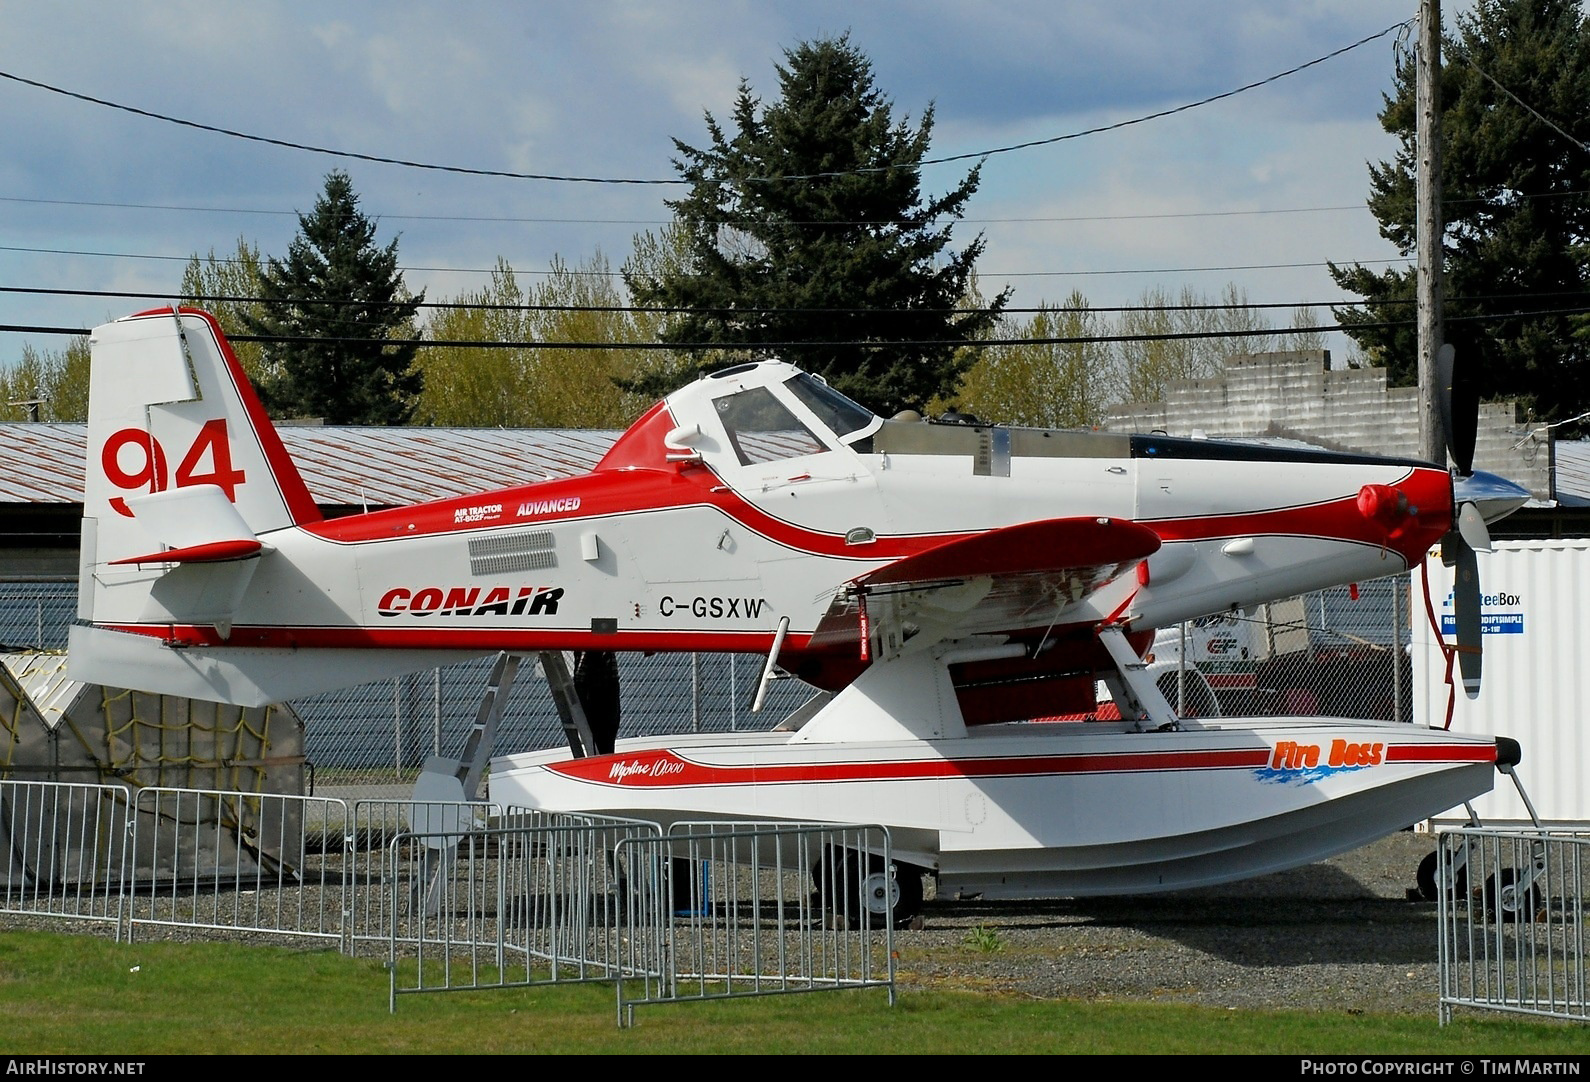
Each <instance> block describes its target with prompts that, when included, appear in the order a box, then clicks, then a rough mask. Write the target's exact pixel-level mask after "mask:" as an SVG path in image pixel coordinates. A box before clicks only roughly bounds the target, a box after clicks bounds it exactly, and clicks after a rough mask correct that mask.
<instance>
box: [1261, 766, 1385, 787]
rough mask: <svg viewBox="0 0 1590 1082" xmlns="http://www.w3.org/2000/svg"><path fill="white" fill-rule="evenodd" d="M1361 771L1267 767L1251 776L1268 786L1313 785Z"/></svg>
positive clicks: (1357, 767)
mask: <svg viewBox="0 0 1590 1082" xmlns="http://www.w3.org/2000/svg"><path fill="white" fill-rule="evenodd" d="M1363 769H1364V767H1362V766H1310V767H1302V768H1293V769H1290V770H1288V769H1282V768H1277V767H1269V766H1267V767H1265V768H1264V769H1263V770H1255V771H1254V772H1253V776H1254V778H1255V779H1257V780H1258V781H1262V782H1265V783H1266V784H1269V785H1313V784H1314V783H1315V782H1317V781H1321V780H1323V779H1325V778H1328V777H1330V776H1331V775H1332V774H1349V773H1351V772H1353V771H1355V770H1363Z"/></svg>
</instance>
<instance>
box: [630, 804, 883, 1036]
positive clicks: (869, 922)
mask: <svg viewBox="0 0 1590 1082" xmlns="http://www.w3.org/2000/svg"><path fill="white" fill-rule="evenodd" d="M619 860H620V862H621V863H626V864H628V865H629V866H630V867H636V866H644V867H648V868H655V869H658V870H660V871H662V872H663V873H665V882H666V891H667V906H668V909H669V911H670V912H671V916H672V919H671V920H668V921H666V922H664V923H663V924H662V925H660V926H659V927H660V929H661V930H662V931H663V932H664V933H665V936H666V938H665V942H662V943H659V944H658V946H657V948H656V949H655V950H654V951H652V952H651V953H653V954H655V955H656V956H658V957H659V958H662V959H665V960H666V962H667V965H666V966H665V967H663V968H661V969H660V970H659V971H658V972H656V973H655V974H652V973H636V974H633V975H632V977H633V978H634V979H632V980H630V981H627V982H623V983H620V985H619V987H618V994H619V1004H618V1005H619V1024H620V1025H629V1024H632V1023H633V1021H634V1009H635V1007H636V1006H639V1005H642V1004H647V1003H665V1002H679V1001H685V1000H701V999H719V998H729V997H739V996H760V995H775V994H780V993H791V992H810V991H817V990H821V989H840V988H866V987H886V988H887V989H888V990H889V1002H890V1003H891V1004H892V1003H893V1002H894V996H895V984H894V940H893V936H894V924H893V919H892V918H893V904H892V903H893V900H894V898H895V897H896V896H897V890H898V888H897V886H896V881H895V878H894V867H893V861H892V854H891V852H890V847H889V832H888V830H887V829H886V828H885V827H883V826H877V825H872V826H866V825H834V824H774V823H754V822H727V823H726V822H710V823H709V822H696V823H689V822H687V823H676V824H674V826H673V827H672V828H671V829H670V830H669V833H668V836H667V837H666V838H661V839H656V838H635V839H632V840H630V841H628V842H626V843H625V844H624V847H623V849H622V850H621V852H620V854H619ZM648 927H650V926H649V925H648Z"/></svg>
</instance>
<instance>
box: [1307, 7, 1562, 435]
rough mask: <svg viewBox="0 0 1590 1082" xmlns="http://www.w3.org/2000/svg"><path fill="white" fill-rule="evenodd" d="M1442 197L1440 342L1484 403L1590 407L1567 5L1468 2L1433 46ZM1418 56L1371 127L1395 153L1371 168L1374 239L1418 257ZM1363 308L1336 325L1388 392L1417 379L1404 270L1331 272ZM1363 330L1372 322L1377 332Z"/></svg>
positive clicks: (1409, 283) (1409, 278) (1408, 279)
mask: <svg viewBox="0 0 1590 1082" xmlns="http://www.w3.org/2000/svg"><path fill="white" fill-rule="evenodd" d="M1441 67H1442V74H1441V106H1442V111H1441V187H1442V208H1441V216H1442V218H1443V220H1444V224H1445V228H1444V231H1443V252H1444V254H1443V261H1444V263H1445V272H1446V274H1445V280H1444V290H1443V294H1444V305H1443V314H1444V323H1445V338H1446V340H1447V341H1449V342H1451V343H1453V345H1454V346H1455V347H1456V348H1457V349H1458V350H1460V351H1463V352H1467V353H1470V354H1473V355H1474V356H1473V357H1472V361H1473V363H1472V364H1471V366H1470V370H1471V372H1472V374H1473V377H1474V380H1475V384H1476V388H1477V389H1478V391H1479V392H1480V394H1481V395H1482V396H1483V397H1486V398H1496V397H1517V398H1519V399H1521V400H1522V401H1524V402H1525V403H1527V404H1529V405H1531V406H1532V407H1533V408H1534V410H1535V412H1536V414H1537V415H1538V416H1539V417H1540V418H1542V419H1548V420H1549V419H1554V418H1566V417H1571V416H1574V415H1576V414H1579V413H1582V412H1584V411H1585V410H1586V409H1590V366H1587V365H1586V360H1587V359H1590V341H1586V340H1583V339H1580V338H1576V337H1575V329H1576V327H1579V326H1582V324H1583V322H1584V317H1582V316H1581V317H1575V316H1574V315H1572V314H1571V310H1572V309H1574V308H1576V307H1582V304H1581V302H1580V301H1578V300H1577V299H1576V298H1579V297H1581V296H1582V295H1583V293H1584V290H1585V288H1586V285H1587V278H1590V260H1587V252H1586V248H1585V239H1586V237H1587V236H1590V153H1587V152H1586V150H1585V143H1586V140H1587V139H1590V30H1587V23H1586V21H1585V19H1584V17H1583V15H1582V13H1581V11H1580V5H1579V4H1578V3H1577V2H1576V0H1480V3H1479V4H1478V5H1477V6H1476V7H1475V9H1474V11H1473V13H1472V14H1470V15H1466V16H1465V15H1460V16H1458V18H1457V33H1456V34H1454V35H1449V36H1447V37H1445V38H1444V40H1443V45H1442V64H1441ZM1416 91H1417V65H1416V63H1415V58H1414V57H1412V56H1404V57H1402V58H1401V60H1400V61H1399V63H1398V66H1397V73H1396V93H1395V96H1393V97H1388V98H1387V99H1386V104H1385V108H1384V109H1383V110H1382V111H1381V114H1380V117H1381V123H1382V125H1383V126H1384V127H1385V129H1386V130H1387V131H1388V132H1390V133H1391V134H1393V135H1395V136H1396V137H1397V138H1398V140H1399V141H1400V144H1401V145H1400V149H1399V150H1398V152H1397V155H1396V158H1395V160H1394V161H1392V162H1382V163H1380V164H1379V165H1378V166H1371V167H1370V171H1369V172H1370V196H1369V207H1370V209H1371V210H1372V211H1373V212H1374V215H1375V217H1376V218H1377V219H1378V220H1379V221H1380V231H1381V235H1382V236H1384V237H1386V238H1387V239H1388V240H1390V241H1392V242H1393V243H1395V244H1396V245H1397V247H1398V248H1399V249H1400V250H1401V251H1402V252H1403V253H1405V254H1412V253H1413V251H1414V248H1415V244H1416V239H1415V238H1416V233H1415V230H1416V217H1415V215H1416V182H1417V164H1418V159H1417V156H1416V147H1415V139H1416V126H1417V113H1416ZM1331 274H1332V276H1333V277H1334V278H1335V279H1336V282H1337V283H1338V284H1339V285H1341V286H1342V287H1343V288H1345V289H1347V290H1349V291H1351V292H1353V293H1356V294H1357V295H1359V296H1360V297H1362V298H1364V300H1363V303H1362V304H1361V305H1358V306H1355V307H1351V308H1341V309H1338V310H1337V311H1336V316H1337V318H1338V319H1340V320H1341V321H1342V322H1343V323H1344V324H1347V325H1348V326H1349V328H1350V329H1349V331H1348V333H1349V334H1350V335H1351V336H1352V337H1353V338H1354V339H1355V340H1356V341H1357V342H1358V343H1359V344H1360V345H1361V346H1362V347H1363V348H1364V350H1365V353H1366V354H1367V355H1368V356H1369V358H1370V360H1371V361H1372V362H1374V363H1377V364H1382V365H1384V366H1385V367H1386V368H1387V370H1388V378H1389V380H1390V382H1391V383H1393V384H1394V385H1403V386H1409V385H1412V384H1413V383H1415V382H1416V381H1417V373H1418V343H1417V337H1416V330H1415V319H1414V316H1415V309H1414V304H1413V302H1414V299H1415V297H1416V278H1415V271H1414V269H1413V268H1411V267H1410V268H1406V269H1393V270H1386V271H1381V272H1376V271H1373V270H1370V269H1369V268H1366V267H1364V266H1362V265H1354V266H1335V265H1333V266H1332V267H1331ZM1374 324H1382V325H1379V326H1376V325H1374Z"/></svg>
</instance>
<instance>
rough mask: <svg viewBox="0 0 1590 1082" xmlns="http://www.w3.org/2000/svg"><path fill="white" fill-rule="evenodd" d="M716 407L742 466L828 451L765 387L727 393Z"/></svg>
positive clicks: (716, 403) (716, 401)
mask: <svg viewBox="0 0 1590 1082" xmlns="http://www.w3.org/2000/svg"><path fill="white" fill-rule="evenodd" d="M715 405H716V407H717V410H718V419H719V420H720V421H722V422H723V431H724V433H725V434H726V435H727V436H728V437H729V444H730V446H732V447H733V448H734V453H735V455H736V456H737V457H738V458H739V460H740V465H742V466H749V465H752V464H753V463H757V462H774V461H777V460H779V459H784V458H798V457H800V456H802V455H816V454H821V453H822V452H824V451H826V450H828V448H827V447H825V446H823V443H822V441H821V440H819V439H818V438H817V437H816V436H814V435H812V433H811V430H810V429H808V428H807V427H806V426H805V425H803V424H801V423H800V421H798V420H796V418H795V415H794V414H793V413H791V412H790V411H789V409H788V408H787V407H785V405H784V404H783V403H782V402H780V401H779V400H778V399H777V398H775V397H773V392H772V391H770V390H768V389H767V388H766V387H752V388H750V389H749V390H745V391H736V392H735V393H733V394H726V395H724V396H722V397H721V398H718V399H716V400H715Z"/></svg>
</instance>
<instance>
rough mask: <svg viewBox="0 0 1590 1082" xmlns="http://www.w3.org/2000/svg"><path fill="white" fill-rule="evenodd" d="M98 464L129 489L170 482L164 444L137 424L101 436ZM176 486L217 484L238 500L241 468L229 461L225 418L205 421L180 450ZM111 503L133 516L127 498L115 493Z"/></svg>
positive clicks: (116, 483)
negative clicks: (180, 458) (101, 443)
mask: <svg viewBox="0 0 1590 1082" xmlns="http://www.w3.org/2000/svg"><path fill="white" fill-rule="evenodd" d="M99 461H100V467H101V468H102V469H103V470H104V471H105V479H106V480H107V481H109V482H110V483H111V485H112V486H113V487H115V488H119V489H123V490H125V491H127V492H164V491H165V490H166V489H167V488H168V487H172V486H171V481H172V479H173V478H172V476H171V474H170V472H169V469H168V465H167V463H168V459H167V457H166V451H165V448H164V447H162V446H161V445H160V441H159V440H157V439H155V438H154V436H153V435H151V434H150V433H148V432H145V431H143V430H142V429H139V428H124V429H122V430H121V431H119V432H117V433H115V434H114V435H112V436H111V437H110V439H108V440H106V441H105V447H104V449H103V450H102V451H101V452H100V457H99ZM175 481H176V485H175V487H177V488H186V487H188V486H189V485H215V486H216V487H217V488H219V489H220V490H221V491H222V492H225V493H226V498H227V499H229V500H231V501H232V502H233V503H236V502H237V486H238V485H241V484H242V483H243V481H244V476H243V471H242V470H240V469H236V468H234V467H233V465H232V444H231V441H230V440H228V439H227V434H226V419H225V418H223V417H216V418H214V419H212V420H209V421H206V422H204V427H202V428H200V429H199V434H198V435H197V436H195V437H194V439H193V443H192V444H190V445H189V446H188V449H187V450H186V451H185V452H183V455H182V460H181V461H180V462H178V463H177V472H176V475H175ZM110 505H111V507H113V508H115V510H116V513H117V514H121V515H126V516H128V517H129V518H131V517H132V511H130V510H128V508H127V501H126V500H125V499H123V498H122V497H120V496H113V497H111V500H110Z"/></svg>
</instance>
